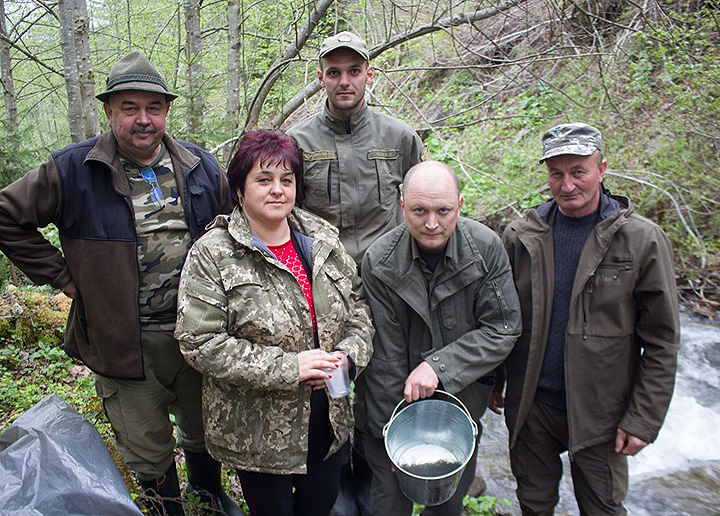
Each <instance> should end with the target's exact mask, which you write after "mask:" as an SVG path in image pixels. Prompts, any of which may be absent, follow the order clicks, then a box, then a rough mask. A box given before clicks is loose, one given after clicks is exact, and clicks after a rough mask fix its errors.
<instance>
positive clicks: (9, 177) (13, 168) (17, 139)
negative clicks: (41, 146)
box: [0, 121, 35, 188]
mask: <svg viewBox="0 0 720 516" xmlns="http://www.w3.org/2000/svg"><path fill="white" fill-rule="evenodd" d="M28 133H29V131H27V130H26V131H24V132H23V133H21V132H16V131H10V130H9V129H8V126H7V122H6V121H0V138H1V139H2V141H3V145H0V188H3V187H5V186H7V185H9V184H10V183H12V182H13V181H15V180H16V179H18V178H19V177H21V176H22V175H23V174H24V173H25V172H27V171H28V169H29V168H30V167H31V166H32V159H33V157H34V154H35V153H34V152H33V151H32V150H30V149H29V148H28V146H26V145H23V141H24V136H27V135H28Z"/></svg>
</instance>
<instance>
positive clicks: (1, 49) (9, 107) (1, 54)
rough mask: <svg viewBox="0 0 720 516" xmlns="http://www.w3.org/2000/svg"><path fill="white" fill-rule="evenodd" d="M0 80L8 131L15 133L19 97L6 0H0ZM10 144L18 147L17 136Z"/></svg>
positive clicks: (10, 140) (10, 139)
mask: <svg viewBox="0 0 720 516" xmlns="http://www.w3.org/2000/svg"><path fill="white" fill-rule="evenodd" d="M0 35H1V36H2V38H1V39H0V81H2V88H3V99H4V101H5V118H6V120H7V129H8V133H10V134H11V135H14V134H15V133H16V132H17V129H18V120H17V99H16V98H15V83H14V82H13V74H12V59H11V56H10V44H9V43H8V42H7V41H6V40H8V39H9V37H8V32H7V26H6V22H5V1H4V0H0ZM8 145H9V146H10V147H12V148H17V147H18V142H17V141H16V140H15V138H12V137H11V138H9V141H8Z"/></svg>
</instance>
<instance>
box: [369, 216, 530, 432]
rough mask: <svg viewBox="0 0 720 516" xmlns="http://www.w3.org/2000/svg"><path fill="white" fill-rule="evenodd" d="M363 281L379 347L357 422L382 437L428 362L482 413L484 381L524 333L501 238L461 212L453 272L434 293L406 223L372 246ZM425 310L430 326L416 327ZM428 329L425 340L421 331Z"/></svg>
mask: <svg viewBox="0 0 720 516" xmlns="http://www.w3.org/2000/svg"><path fill="white" fill-rule="evenodd" d="M361 270H362V276H363V284H364V285H365V292H366V295H367V299H368V303H369V304H370V308H371V310H372V313H373V319H374V322H375V328H376V333H375V339H374V340H373V346H374V353H373V357H372V360H371V361H370V364H369V365H368V367H367V369H366V370H365V372H364V374H363V376H362V377H361V378H360V379H359V380H358V382H357V383H356V392H358V401H357V405H356V410H355V414H356V418H357V426H358V428H360V429H361V430H364V431H369V432H370V434H371V435H373V436H374V437H378V438H380V437H382V427H383V425H385V423H387V421H388V419H389V418H390V415H391V413H392V411H393V409H394V408H395V406H396V405H397V403H398V402H399V401H400V400H401V399H402V398H403V390H404V386H405V379H406V378H407V376H408V375H409V374H410V372H411V371H412V370H413V369H415V367H417V366H418V365H419V364H420V363H421V362H422V361H423V360H424V361H426V362H427V363H428V364H430V366H431V367H432V368H433V370H434V371H435V373H436V374H437V375H438V378H439V379H440V384H441V388H442V389H444V390H446V391H448V392H450V393H451V394H456V395H458V397H459V398H460V399H461V400H462V401H463V402H464V403H465V405H466V406H467V407H468V409H469V410H470V412H471V413H472V414H473V416H474V417H476V418H477V416H478V415H479V414H480V413H481V412H482V411H483V410H484V409H485V407H484V406H480V405H481V404H482V403H481V401H480V400H481V396H480V392H481V391H482V390H487V389H483V386H482V385H481V384H480V383H478V381H479V380H481V379H482V378H483V377H484V376H486V375H488V374H489V373H491V372H492V371H493V370H494V369H495V368H496V367H497V366H498V365H499V364H500V363H501V362H502V361H503V360H504V359H505V357H506V356H507V355H508V353H510V350H511V349H512V347H513V345H514V343H515V340H516V339H517V337H518V336H519V335H520V331H521V328H520V311H519V306H518V300H517V294H516V292H515V288H514V286H513V282H512V273H511V270H510V263H509V262H508V258H507V254H506V253H505V250H504V249H503V247H502V243H501V242H500V238H499V237H498V236H497V235H495V233H493V232H492V231H491V230H490V229H488V228H487V227H485V226H483V225H482V224H480V223H478V222H474V221H472V220H468V219H464V218H460V219H459V220H458V224H457V227H456V229H455V232H454V233H453V235H452V236H451V238H450V240H449V241H448V248H447V251H446V257H445V270H444V271H443V272H442V273H441V274H440V275H439V277H438V278H437V281H436V283H435V285H434V288H432V290H431V291H428V287H427V286H426V282H425V279H424V277H423V273H422V271H421V269H420V266H419V263H418V262H417V261H416V260H413V253H412V237H411V235H410V233H409V232H408V230H407V227H406V226H405V224H402V225H401V226H398V227H397V228H396V229H394V230H393V231H391V232H390V233H388V234H386V235H384V236H383V237H381V238H380V239H378V240H377V241H376V242H375V243H374V244H373V245H371V246H370V248H369V249H368V251H367V253H366V254H365V258H364V260H363V264H362V268H361ZM414 314H418V315H419V316H420V318H421V320H422V321H423V323H424V329H425V330H427V331H420V332H418V331H417V328H412V327H411V324H410V320H411V319H415V317H414ZM420 334H425V338H424V339H422V340H420V339H416V338H414V337H412V336H413V335H420Z"/></svg>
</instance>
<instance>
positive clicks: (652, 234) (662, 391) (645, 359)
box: [620, 226, 680, 443]
mask: <svg viewBox="0 0 720 516" xmlns="http://www.w3.org/2000/svg"><path fill="white" fill-rule="evenodd" d="M643 248H644V256H643V258H642V260H641V264H640V271H639V276H638V281H637V283H636V285H635V291H634V295H635V298H636V300H637V321H636V323H635V338H636V339H637V341H638V342H639V344H640V346H641V347H642V350H643V353H642V356H641V357H640V363H639V367H638V372H637V376H636V378H637V379H636V382H635V387H634V389H633V392H632V395H631V397H630V403H629V405H628V409H627V412H626V413H625V415H624V417H623V418H622V421H621V422H620V428H622V429H623V430H625V431H626V432H628V433H630V434H632V435H635V436H637V437H639V438H640V439H642V440H643V441H645V442H648V443H650V442H653V441H654V440H655V439H656V438H657V434H658V432H659V431H660V427H661V426H662V423H663V420H664V419H665V415H666V413H667V410H668V407H669V405H670V399H671V398H672V393H673V389H674V386H675V373H676V370H677V353H678V349H679V346H680V316H679V309H678V296H677V291H676V283H675V273H674V267H673V253H672V248H671V246H670V241H669V240H668V238H667V236H666V235H665V233H664V232H663V231H662V229H660V228H659V227H657V226H653V229H652V230H651V231H648V241H647V242H646V244H645V245H644V246H643Z"/></svg>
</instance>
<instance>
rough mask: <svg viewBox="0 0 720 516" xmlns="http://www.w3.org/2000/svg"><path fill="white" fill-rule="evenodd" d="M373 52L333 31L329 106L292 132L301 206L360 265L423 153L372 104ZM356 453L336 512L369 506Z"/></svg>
mask: <svg viewBox="0 0 720 516" xmlns="http://www.w3.org/2000/svg"><path fill="white" fill-rule="evenodd" d="M369 59H370V52H369V50H368V46H367V43H366V42H365V41H364V40H363V39H362V38H361V37H360V36H358V35H357V34H353V33H352V32H348V31H343V32H340V33H338V34H335V35H334V36H330V37H328V38H326V39H325V40H324V41H323V43H322V46H321V48H320V52H319V53H318V66H319V69H318V71H317V77H318V80H319V81H320V84H321V85H322V86H323V88H325V92H326V94H327V101H326V102H325V106H324V108H323V110H322V112H320V113H318V114H316V115H314V116H313V117H311V118H308V119H306V120H304V121H302V122H300V123H299V124H298V125H296V126H294V127H293V128H291V129H290V130H289V131H288V134H289V135H291V136H294V137H295V138H296V139H297V141H298V143H299V144H300V147H301V148H302V150H303V159H304V165H305V166H304V174H303V178H302V181H301V182H300V187H301V192H302V197H301V199H300V205H301V206H302V207H303V208H305V209H307V210H309V211H311V212H313V213H314V214H316V215H319V216H321V217H323V218H324V219H325V220H327V221H328V222H330V223H331V224H332V225H334V226H335V227H337V228H338V229H339V230H340V239H341V240H342V243H343V245H344V246H345V248H346V249H347V251H348V252H349V253H350V256H352V257H353V259H354V260H355V262H356V263H357V264H358V266H359V265H360V263H361V262H362V258H363V255H364V253H365V250H366V249H367V248H368V246H369V245H370V244H371V243H372V242H373V241H374V240H375V239H376V238H377V237H379V236H380V235H383V234H384V233H386V232H387V231H389V230H391V229H393V228H394V227H395V226H397V225H398V224H399V223H400V222H402V211H401V209H400V204H399V202H398V199H399V197H400V185H401V183H402V182H403V178H404V177H405V173H406V172H407V170H408V169H409V168H410V167H412V166H413V165H415V164H416V163H418V162H420V161H421V160H422V159H423V154H424V147H423V144H422V141H421V140H420V138H419V137H418V135H417V134H416V133H415V131H413V130H412V129H411V128H410V127H409V126H408V125H407V124H406V123H405V122H402V121H401V120H399V119H397V118H395V117H392V116H389V115H387V114H384V113H380V112H378V111H376V110H374V109H372V108H371V107H369V106H368V104H367V102H366V100H365V89H366V86H367V85H368V84H370V83H372V80H373V74H374V70H373V67H372V66H370V63H369ZM356 441H357V440H356ZM357 442H359V441H357ZM354 457H355V458H356V459H357V460H356V467H355V468H354V469H351V467H350V466H349V465H346V466H344V468H343V476H342V481H341V486H340V496H339V497H338V503H337V504H336V506H335V508H334V509H333V513H332V514H333V516H356V515H357V514H362V515H363V516H367V515H368V514H369V512H370V507H369V505H370V470H369V468H368V466H367V464H366V463H365V461H364V460H363V459H362V457H360V456H358V455H357V453H355V454H354ZM353 472H354V475H353ZM355 489H357V491H358V492H359V494H358V496H357V498H358V500H357V502H356V500H355V493H354V491H355Z"/></svg>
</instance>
